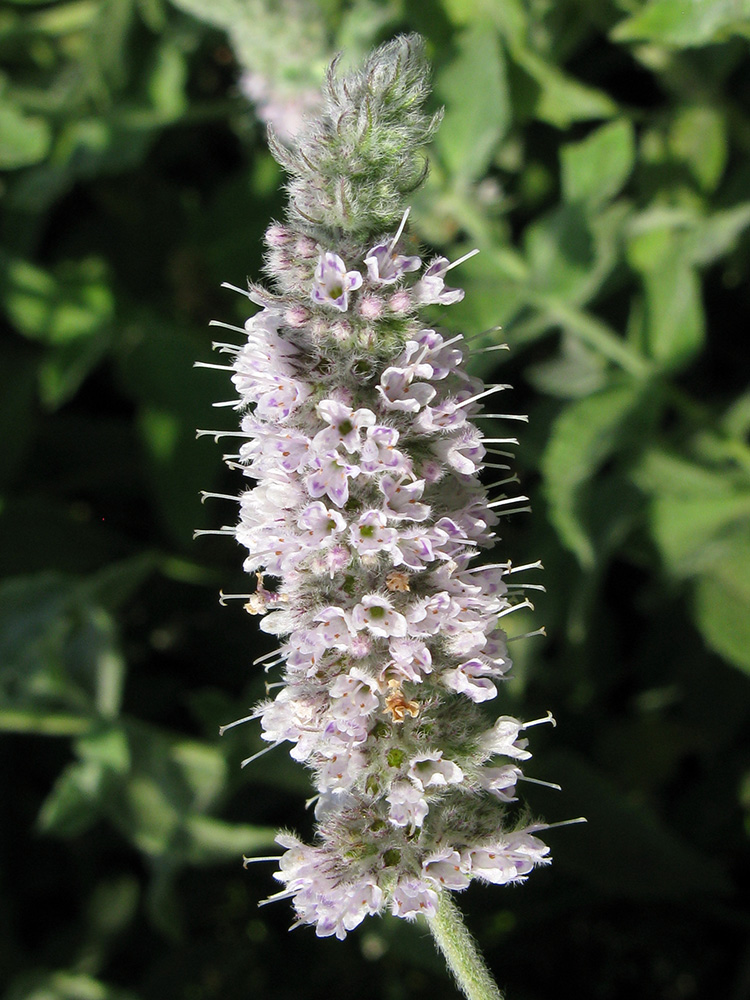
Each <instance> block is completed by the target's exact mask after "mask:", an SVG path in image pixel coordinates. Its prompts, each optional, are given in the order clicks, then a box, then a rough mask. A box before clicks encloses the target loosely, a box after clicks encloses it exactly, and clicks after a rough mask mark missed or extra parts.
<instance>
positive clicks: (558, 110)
mask: <svg viewBox="0 0 750 1000" xmlns="http://www.w3.org/2000/svg"><path fill="white" fill-rule="evenodd" d="M510 54H511V58H512V59H513V61H514V62H515V64H516V66H517V68H518V70H519V71H520V79H519V80H518V81H517V86H518V88H519V89H520V94H519V97H520V107H519V109H518V110H519V111H526V113H527V114H529V115H530V116H532V117H534V118H537V119H539V121H543V122H546V123H547V124H548V125H554V126H555V127H556V128H562V129H564V128H570V126H571V125H573V124H574V123H575V122H579V121H591V120H592V119H595V118H611V117H612V116H613V115H615V114H617V110H618V109H617V105H616V104H615V102H614V101H612V100H611V99H610V98H609V97H608V96H607V95H606V94H605V93H604V92H603V91H600V90H595V89H594V88H593V87H587V86H586V85H585V84H582V83H579V82H578V81H577V80H575V79H574V78H573V77H570V76H567V75H566V74H565V73H564V72H563V71H562V70H561V69H559V67H557V66H555V64H554V63H552V62H547V61H545V60H544V59H542V58H541V57H540V56H539V55H537V54H536V53H535V52H534V51H532V50H531V49H527V48H519V47H511V49H510Z"/></svg>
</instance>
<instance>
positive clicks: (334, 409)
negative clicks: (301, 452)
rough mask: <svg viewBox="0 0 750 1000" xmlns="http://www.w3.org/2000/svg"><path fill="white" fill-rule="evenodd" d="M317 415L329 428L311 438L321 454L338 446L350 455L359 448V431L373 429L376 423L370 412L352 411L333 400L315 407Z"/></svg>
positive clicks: (322, 402) (363, 410)
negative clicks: (342, 447)
mask: <svg viewBox="0 0 750 1000" xmlns="http://www.w3.org/2000/svg"><path fill="white" fill-rule="evenodd" d="M316 410H317V412H318V415H319V416H320V417H321V419H323V420H324V421H325V422H326V423H327V424H328V425H329V426H328V427H326V428H325V429H324V430H322V431H318V433H317V434H316V435H315V437H314V438H313V446H314V447H315V448H316V449H317V450H318V451H321V452H327V451H333V450H334V449H335V448H338V446H339V445H343V446H344V448H345V449H346V450H347V451H348V452H349V454H350V455H351V454H352V452H354V451H357V450H358V449H359V447H360V431H361V430H362V429H363V428H369V427H373V426H374V425H375V422H376V418H375V414H374V413H373V412H372V410H368V409H366V408H362V409H359V410H353V409H352V408H351V407H350V406H345V405H344V404H343V403H339V402H338V401H337V400H335V399H323V400H321V402H320V403H318V405H317V406H316Z"/></svg>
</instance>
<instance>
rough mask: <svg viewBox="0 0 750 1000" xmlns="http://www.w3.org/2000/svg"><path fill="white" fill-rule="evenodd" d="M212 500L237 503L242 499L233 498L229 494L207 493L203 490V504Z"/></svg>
mask: <svg viewBox="0 0 750 1000" xmlns="http://www.w3.org/2000/svg"><path fill="white" fill-rule="evenodd" d="M211 498H213V499H214V500H234V501H235V502H237V501H238V500H240V499H241V498H240V497H239V496H234V497H233V496H231V494H229V493H207V492H206V491H205V490H201V503H205V502H206V500H208V499H211Z"/></svg>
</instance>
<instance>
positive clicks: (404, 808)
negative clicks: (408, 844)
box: [386, 781, 429, 827]
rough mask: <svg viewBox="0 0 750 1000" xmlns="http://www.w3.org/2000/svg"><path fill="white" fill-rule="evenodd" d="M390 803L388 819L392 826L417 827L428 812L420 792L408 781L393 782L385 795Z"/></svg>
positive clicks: (425, 801)
mask: <svg viewBox="0 0 750 1000" xmlns="http://www.w3.org/2000/svg"><path fill="white" fill-rule="evenodd" d="M386 799H387V800H388V802H390V809H389V810H388V819H389V820H390V822H391V823H392V824H393V825H394V826H409V827H418V826H421V825H422V823H424V820H425V817H426V816H427V813H428V812H429V806H428V805H427V800H426V799H425V798H424V796H423V795H422V790H421V789H420V788H417V787H416V786H415V785H413V784H412V783H411V782H410V781H395V782H394V783H393V784H392V785H391V790H390V791H389V792H388V794H387V795H386Z"/></svg>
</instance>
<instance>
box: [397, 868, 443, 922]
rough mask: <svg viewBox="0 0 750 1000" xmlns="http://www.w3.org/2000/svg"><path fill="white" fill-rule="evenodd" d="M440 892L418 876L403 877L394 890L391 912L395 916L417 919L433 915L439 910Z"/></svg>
mask: <svg viewBox="0 0 750 1000" xmlns="http://www.w3.org/2000/svg"><path fill="white" fill-rule="evenodd" d="M437 905H438V894H437V892H436V891H435V890H434V889H432V888H430V886H428V885H427V883H426V882H423V881H420V880H419V879H416V878H405V879H401V880H400V881H399V883H398V885H397V886H396V888H395V889H394V890H393V895H392V897H391V913H392V914H393V915H394V916H395V917H405V918H406V919H407V920H415V919H416V918H417V917H420V916H422V917H432V916H434V915H435V913H436V911H437Z"/></svg>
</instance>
